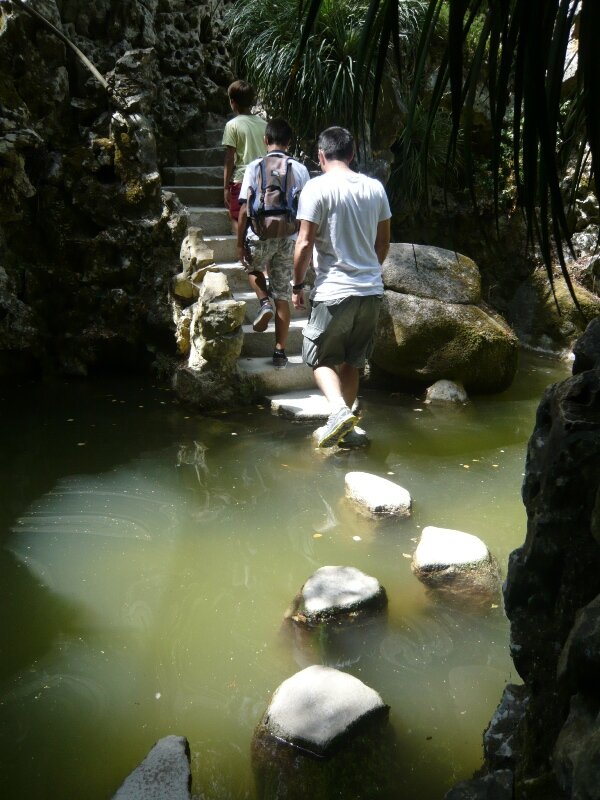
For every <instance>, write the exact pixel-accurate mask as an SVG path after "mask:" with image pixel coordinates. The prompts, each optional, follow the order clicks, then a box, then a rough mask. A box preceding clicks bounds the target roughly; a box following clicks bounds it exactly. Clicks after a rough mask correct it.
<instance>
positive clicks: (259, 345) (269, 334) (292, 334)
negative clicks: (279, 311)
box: [242, 319, 306, 357]
mask: <svg viewBox="0 0 600 800" xmlns="http://www.w3.org/2000/svg"><path fill="white" fill-rule="evenodd" d="M305 324H306V320H305V319H293V320H292V321H291V322H290V329H289V331H288V338H287V344H286V348H285V351H286V353H287V355H288V357H289V355H290V353H291V354H292V355H296V354H298V353H301V352H302V329H303V328H304V326H305ZM242 330H243V331H244V345H243V347H242V355H244V356H253V357H254V356H256V357H261V356H262V357H267V356H272V355H273V347H274V346H275V335H274V334H275V325H274V322H273V320H271V322H269V327H268V328H267V330H266V331H262V332H261V333H258V332H257V331H254V330H252V325H251V324H246V325H242Z"/></svg>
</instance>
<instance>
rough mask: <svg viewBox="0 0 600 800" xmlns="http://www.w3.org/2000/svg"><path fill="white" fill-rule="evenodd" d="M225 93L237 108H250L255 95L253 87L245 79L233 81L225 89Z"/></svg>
mask: <svg viewBox="0 0 600 800" xmlns="http://www.w3.org/2000/svg"><path fill="white" fill-rule="evenodd" d="M227 95H228V97H229V99H230V100H233V102H234V103H235V104H236V106H237V107H238V108H252V106H253V105H254V100H255V99H256V95H255V93H254V87H252V86H251V85H250V84H249V83H246V81H234V82H233V83H231V84H230V85H229V88H228V89H227Z"/></svg>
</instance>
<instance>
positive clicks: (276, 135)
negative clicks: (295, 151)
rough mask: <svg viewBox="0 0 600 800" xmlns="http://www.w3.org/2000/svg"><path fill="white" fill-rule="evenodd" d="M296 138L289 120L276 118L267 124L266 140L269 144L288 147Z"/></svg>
mask: <svg viewBox="0 0 600 800" xmlns="http://www.w3.org/2000/svg"><path fill="white" fill-rule="evenodd" d="M293 138H294V132H293V130H292V129H291V127H290V124H289V122H288V121H287V120H285V119H283V118H282V117H274V118H273V119H270V120H269V121H268V122H267V128H266V130H265V139H266V140H267V144H285V145H288V144H290V142H291V141H292V139H293Z"/></svg>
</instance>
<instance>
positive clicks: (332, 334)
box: [292, 127, 391, 447]
mask: <svg viewBox="0 0 600 800" xmlns="http://www.w3.org/2000/svg"><path fill="white" fill-rule="evenodd" d="M318 149H319V163H320V165H321V169H322V171H323V175H319V176H318V177H317V178H313V179H312V180H310V181H309V182H308V183H307V184H306V186H305V187H304V189H303V191H302V194H301V196H300V203H299V207H298V215H297V216H298V219H299V220H300V231H299V233H298V238H297V241H296V247H295V252H294V279H293V280H294V285H293V287H292V302H293V304H294V307H295V308H301V307H302V306H303V305H304V276H305V275H306V270H307V269H308V266H309V263H310V259H311V256H312V255H313V249H314V267H315V275H316V278H315V285H314V289H313V291H312V293H311V301H312V310H311V314H310V319H309V321H308V325H307V326H306V328H305V329H304V343H303V349H302V355H303V358H304V361H305V363H306V364H308V365H309V366H310V367H312V369H313V374H314V377H315V382H316V384H317V386H318V387H319V389H320V390H321V391H322V392H323V394H324V395H325V397H326V398H327V400H328V401H329V406H330V410H331V413H330V416H329V419H328V420H327V423H326V425H324V426H323V427H322V428H319V430H318V432H317V443H318V446H319V447H331V446H333V445H335V444H337V443H338V442H340V441H343V440H344V437H348V436H351V432H352V430H353V428H354V425H355V424H356V422H357V418H356V417H355V416H354V414H353V413H352V411H351V408H352V406H353V404H354V401H355V400H356V396H357V393H358V383H359V370H360V368H361V367H363V366H364V364H365V361H366V359H367V358H368V356H369V355H370V354H371V352H372V350H373V342H374V336H375V329H376V326H377V320H378V317H379V310H380V307H381V299H382V297H383V280H382V277H381V265H382V264H383V261H384V260H385V257H386V256H387V253H388V250H389V245H390V218H391V211H390V206H389V202H388V199H387V196H386V193H385V189H384V188H383V186H382V184H381V183H380V182H379V181H377V180H375V179H374V178H369V177H367V176H366V175H361V174H359V173H356V172H354V171H353V170H352V169H350V163H351V161H352V160H353V158H354V141H353V138H352V134H351V133H350V132H349V131H347V130H346V129H345V128H339V127H332V128H327V130H325V131H323V132H322V133H321V135H320V136H319V142H318Z"/></svg>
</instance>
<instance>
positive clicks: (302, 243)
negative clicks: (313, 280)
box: [292, 219, 317, 308]
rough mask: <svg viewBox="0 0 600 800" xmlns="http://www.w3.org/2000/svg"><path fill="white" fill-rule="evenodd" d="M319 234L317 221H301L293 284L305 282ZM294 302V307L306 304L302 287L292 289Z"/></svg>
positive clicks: (295, 252)
mask: <svg viewBox="0 0 600 800" xmlns="http://www.w3.org/2000/svg"><path fill="white" fill-rule="evenodd" d="M316 235H317V223H316V222H309V221H308V220H306V219H303V220H301V221H300V230H299V232H298V238H297V239H296V247H295V249H294V277H293V284H294V286H297V285H299V284H301V283H303V282H304V277H305V275H306V271H307V269H308V266H309V264H310V259H311V258H312V253H313V245H314V243H315V236H316ZM292 303H293V304H294V308H303V306H304V290H303V289H300V290H299V291H298V292H294V291H292Z"/></svg>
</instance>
